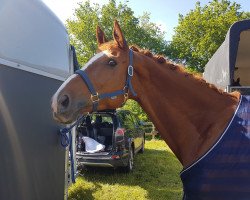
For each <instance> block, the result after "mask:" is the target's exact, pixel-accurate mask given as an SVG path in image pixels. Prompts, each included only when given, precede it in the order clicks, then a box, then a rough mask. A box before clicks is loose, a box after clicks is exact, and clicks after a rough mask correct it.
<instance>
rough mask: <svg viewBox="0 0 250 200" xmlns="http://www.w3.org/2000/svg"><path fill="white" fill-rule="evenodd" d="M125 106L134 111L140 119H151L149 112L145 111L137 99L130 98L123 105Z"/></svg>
mask: <svg viewBox="0 0 250 200" xmlns="http://www.w3.org/2000/svg"><path fill="white" fill-rule="evenodd" d="M123 108H124V109H126V110H130V111H131V112H133V113H134V114H135V115H136V116H137V117H138V119H139V120H141V121H149V119H148V116H147V114H146V113H145V112H144V111H143V109H142V108H141V106H140V105H139V104H138V103H137V102H136V101H134V100H130V99H129V100H128V101H127V102H126V104H125V105H124V106H123Z"/></svg>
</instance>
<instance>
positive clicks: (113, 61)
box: [108, 59, 117, 67]
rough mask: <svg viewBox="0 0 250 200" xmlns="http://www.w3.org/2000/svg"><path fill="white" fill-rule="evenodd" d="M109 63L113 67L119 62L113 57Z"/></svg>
mask: <svg viewBox="0 0 250 200" xmlns="http://www.w3.org/2000/svg"><path fill="white" fill-rule="evenodd" d="M108 64H109V65H110V66H111V67H114V66H116V65H117V63H116V62H115V60H113V59H111V60H109V62H108Z"/></svg>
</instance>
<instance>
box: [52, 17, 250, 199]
mask: <svg viewBox="0 0 250 200" xmlns="http://www.w3.org/2000/svg"><path fill="white" fill-rule="evenodd" d="M96 35H97V43H98V50H97V53H96V55H95V56H94V57H92V58H91V59H90V61H89V62H88V63H87V64H86V65H85V66H84V67H83V68H82V70H80V71H77V72H76V74H74V75H72V76H71V77H69V78H68V80H67V81H66V82H65V83H64V84H63V85H62V86H61V87H60V88H59V89H58V91H57V92H56V93H55V94H54V96H53V99H52V110H53V115H54V119H55V120H57V121H59V122H61V123H72V122H73V121H74V120H76V118H77V116H78V115H79V114H84V113H87V112H92V111H93V110H104V109H115V108H118V107H121V106H122V105H123V103H124V102H125V101H126V100H127V99H128V98H129V99H133V100H135V101H137V102H138V103H139V104H140V105H141V106H142V108H143V109H144V111H145V112H146V113H147V114H148V116H149V118H150V119H151V120H152V122H153V123H154V125H155V126H156V128H157V130H158V131H159V133H160V135H161V137H162V138H163V139H164V140H165V142H166V143H167V144H168V146H169V147H170V148H171V150H172V151H173V152H174V154H175V155H176V156H177V158H178V159H179V161H180V162H181V164H182V165H183V167H184V171H185V170H187V169H189V168H190V167H192V166H193V165H195V164H197V162H198V161H199V160H200V159H201V157H202V156H203V155H204V154H207V153H208V152H209V151H210V149H211V147H214V145H215V143H218V140H219V139H220V138H221V135H222V134H223V131H224V130H225V129H227V127H228V124H229V123H230V120H232V118H233V116H234V115H235V112H236V110H237V108H238V105H239V103H240V102H241V95H240V94H239V93H238V92H233V93H226V92H223V91H221V90H219V89H217V88H216V87H215V86H214V85H211V84H209V83H206V81H205V80H203V79H202V78H199V77H196V76H194V75H192V74H190V73H188V72H186V71H185V70H184V69H183V67H181V66H178V65H176V64H173V63H171V62H169V61H166V60H165V59H164V58H163V57H161V56H155V55H153V54H152V53H150V52H149V51H142V50H140V49H139V48H136V47H134V46H132V47H131V48H129V47H128V45H127V43H126V40H125V38H124V36H123V33H122V31H121V29H120V26H119V24H118V23H117V21H115V23H114V30H113V38H114V40H113V41H109V42H108V41H107V40H106V37H105V35H104V32H103V31H102V30H101V29H100V28H99V27H97V31H96ZM246 173H247V172H246ZM247 175H250V174H249V173H247ZM249 177H250V176H249ZM184 179H185V177H184V178H182V181H183V184H184V192H185V193H187V194H186V196H185V198H187V199H203V198H200V197H201V196H202V195H204V193H201V196H199V195H200V194H199V195H198V193H197V195H198V196H195V195H194V194H195V191H196V190H195V189H193V190H192V188H191V189H190V188H188V186H187V190H185V184H186V183H185V181H186V180H184ZM188 183H189V182H188ZM187 185H188V184H187ZM216 187H217V186H216ZM210 188H211V187H205V189H206V190H205V191H206V192H208V191H209V190H210ZM212 189H213V188H212ZM216 189H217V188H215V190H216ZM189 190H190V191H191V193H189V194H188V192H190V191H189ZM229 190H230V191H231V189H229ZM236 191H237V190H236ZM249 191H250V188H249V190H248V191H247V192H249ZM192 192H193V193H192ZM237 192H238V191H237ZM192 194H193V195H194V196H192ZM248 194H249V193H248ZM205 196H206V195H204V199H206V198H205ZM207 197H209V196H207ZM218 198H219V199H223V198H222V197H221V196H220V197H218ZM224 198H226V197H224ZM207 199H216V198H214V197H213V198H207ZM227 199H230V196H229V197H228V196H227Z"/></svg>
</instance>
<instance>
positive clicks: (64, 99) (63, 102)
mask: <svg viewBox="0 0 250 200" xmlns="http://www.w3.org/2000/svg"><path fill="white" fill-rule="evenodd" d="M59 104H60V105H61V106H62V107H63V108H67V107H68V106H69V96H68V95H63V96H62V97H61V98H60V99H59Z"/></svg>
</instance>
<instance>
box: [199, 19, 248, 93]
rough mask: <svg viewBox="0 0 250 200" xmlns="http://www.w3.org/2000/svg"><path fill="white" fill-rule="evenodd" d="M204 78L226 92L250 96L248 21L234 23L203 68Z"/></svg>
mask: <svg viewBox="0 0 250 200" xmlns="http://www.w3.org/2000/svg"><path fill="white" fill-rule="evenodd" d="M204 78H205V79H206V81H208V82H210V83H213V84H214V85H216V86H217V87H219V88H220V89H223V90H225V91H227V92H231V91H234V90H237V91H240V92H241V93H242V94H248V95H249V94H250V20H243V21H238V22H236V23H234V24H233V25H232V26H231V28H230V29H229V30H228V33H227V35H226V38H225V41H224V42H223V43H222V45H221V46H220V47H219V48H218V50H217V51H216V52H215V53H214V55H213V56H212V58H211V59H210V60H209V61H208V63H207V64H206V66H205V71H204Z"/></svg>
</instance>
